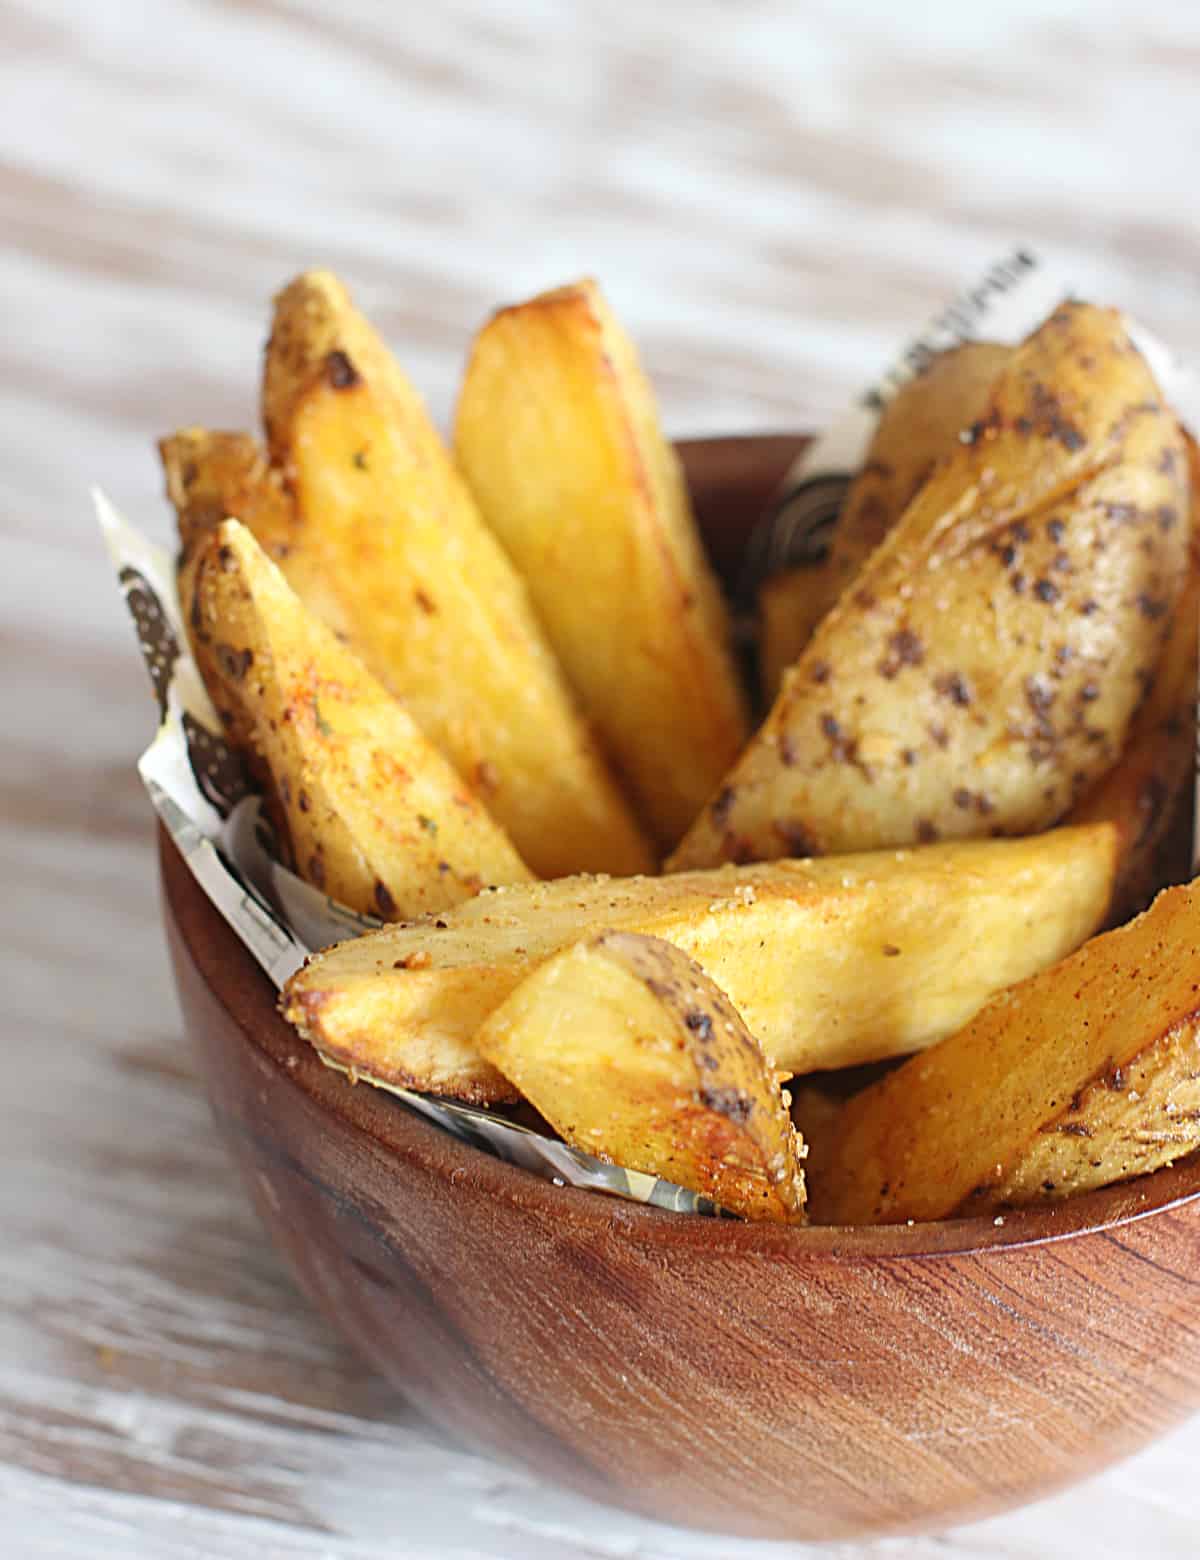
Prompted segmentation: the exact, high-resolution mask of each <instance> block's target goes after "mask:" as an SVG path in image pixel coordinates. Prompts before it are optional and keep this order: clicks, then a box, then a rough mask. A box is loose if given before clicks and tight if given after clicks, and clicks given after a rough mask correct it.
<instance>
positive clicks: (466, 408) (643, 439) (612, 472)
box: [454, 281, 749, 849]
mask: <svg viewBox="0 0 1200 1560" xmlns="http://www.w3.org/2000/svg"><path fill="white" fill-rule="evenodd" d="M454 447H455V454H456V455H457V458H458V462H459V465H460V466H461V468H462V470H463V472H464V473H465V475H466V478H467V481H468V483H469V484H470V486H471V489H472V491H473V492H474V494H475V497H476V499H477V500H478V503H479V507H480V510H481V512H482V514H483V517H484V519H485V520H486V521H487V523H488V525H489V526H490V527H491V528H492V530H493V531H494V532H495V534H496V535H497V536H498V537H499V538H500V541H501V542H502V543H503V545H504V547H505V549H506V550H507V552H508V554H509V556H510V557H511V558H512V560H513V562H514V563H515V564H516V566H517V568H518V569H520V571H521V573H522V575H523V576H524V578H525V582H526V584H527V585H528V586H529V589H530V593H531V594H532V596H533V600H534V604H535V606H536V607H537V610H538V613H539V614H540V616H541V619H542V622H543V623H544V624H545V625H546V632H547V633H548V635H549V637H550V643H551V644H552V645H553V647H554V649H555V651H556V653H557V654H558V657H559V659H560V661H561V662H562V665H563V667H564V669H565V670H566V673H567V676H568V678H569V679H570V681H571V683H572V685H573V686H574V688H575V691H576V693H577V694H578V695H579V697H580V700H581V702H582V704H583V708H584V710H585V711H586V713H587V715H588V718H589V719H590V720H591V722H592V724H593V726H594V727H595V729H596V731H597V732H598V733H599V735H600V738H601V741H602V742H603V744H604V746H605V748H606V749H607V751H608V753H609V755H610V757H611V758H612V760H613V762H614V763H615V765H616V766H617V769H618V772H619V773H620V774H621V775H622V777H623V778H624V779H625V781H626V782H627V783H628V785H629V787H630V789H631V791H632V793H633V796H634V799H635V801H636V803H637V805H638V807H639V809H640V811H641V814H642V817H643V818H644V820H645V821H646V822H647V824H648V825H649V827H650V829H651V831H652V832H653V834H654V836H655V838H656V839H657V840H658V842H659V844H660V845H661V846H662V847H663V848H664V849H669V848H670V847H671V846H673V845H675V844H677V843H678V841H679V838H680V836H681V835H682V833H683V831H684V830H685V829H686V828H687V826H688V824H689V823H690V822H691V821H692V819H693V818H694V817H695V816H696V813H697V812H698V811H699V809H700V807H701V806H702V804H703V803H704V802H705V801H706V800H707V798H708V797H709V796H710V795H711V794H712V790H713V787H714V786H715V785H716V783H717V781H718V780H719V779H720V778H721V776H722V774H724V772H725V770H726V769H727V768H728V767H729V765H730V764H731V763H732V762H733V760H734V758H736V756H737V754H738V752H739V750H740V749H741V747H742V745H743V743H744V742H745V740H746V738H747V736H748V734H749V733H748V727H747V716H746V709H745V703H744V700H743V697H742V692H741V687H740V684H739V681H738V676H737V672H736V670H735V667H734V663H733V657H732V654H731V651H730V645H729V624H728V621H727V617H726V612H725V607H724V604H723V602H722V599H721V595H720V591H719V590H718V587H717V583H716V580H715V578H714V576H713V574H712V572H711V570H710V569H709V566H708V563H707V561H706V559H705V557H704V552H703V549H702V547H701V544H700V539H699V535H698V533H697V531H696V526H695V521H694V519H693V517H692V509H691V503H690V500H689V498H688V492H687V487H686V485H685V483H684V480H683V472H682V469H681V467H680V465H679V461H678V459H677V457H676V455H675V452H674V450H673V449H672V448H671V446H670V445H669V444H668V443H667V441H666V439H665V438H664V437H663V434H662V430H661V428H660V426H659V421H658V412H657V409H656V407H655V404H654V398H653V395H652V392H651V389H650V386H649V384H648V382H647V380H646V377H645V375H644V374H643V372H642V370H641V367H640V366H639V363H638V360H637V357H636V354H635V352H634V349H633V345H632V343H631V342H630V340H629V338H628V337H627V336H626V334H625V332H624V331H623V330H622V329H621V327H620V325H619V324H618V323H617V321H616V319H615V318H614V316H613V314H612V311H611V310H610V309H609V307H608V305H607V303H606V302H605V300H604V298H603V296H602V295H601V292H600V289H599V288H598V287H597V285H596V283H595V282H593V281H583V282H579V283H576V284H575V285H574V286H570V287H562V288H559V289H558V290H557V291H555V292H549V293H544V294H542V295H541V296H540V297H537V298H534V299H532V300H530V301H529V302H528V303H522V304H518V305H516V306H515V307H513V308H508V309H502V310H501V311H500V312H499V313H498V314H497V315H495V316H494V317H493V319H492V320H491V321H490V322H489V323H488V324H487V325H485V326H484V328H483V329H482V330H481V331H480V333H479V335H478V336H477V337H476V340H475V345H474V348H473V349H472V352H471V358H470V361H469V363H468V365H467V371H466V376H465V378H464V380H463V385H462V391H461V394H460V396H459V402H458V414H457V418H456V422H455V429H454Z"/></svg>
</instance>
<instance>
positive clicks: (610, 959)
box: [476, 932, 804, 1224]
mask: <svg viewBox="0 0 1200 1560" xmlns="http://www.w3.org/2000/svg"><path fill="white" fill-rule="evenodd" d="M476 1041H477V1044H478V1046H479V1049H480V1052H481V1053H482V1055H483V1056H484V1057H485V1058H486V1059H487V1060H488V1061H490V1062H491V1063H492V1064H493V1065H494V1066H495V1067H496V1068H497V1069H498V1070H499V1071H500V1072H502V1073H503V1074H504V1076H505V1077H506V1078H508V1079H509V1080H510V1082H511V1083H513V1084H514V1085H515V1086H516V1088H517V1089H518V1090H519V1091H520V1093H521V1094H522V1095H523V1096H524V1097H525V1099H527V1100H528V1101H529V1102H530V1103H531V1104H532V1105H533V1106H534V1107H535V1109H537V1110H538V1111H539V1112H540V1113H541V1114H542V1115H543V1116H544V1117H545V1118H546V1120H547V1121H549V1123H550V1124H551V1126H553V1127H554V1128H555V1130H556V1131H557V1132H559V1133H560V1135H561V1136H562V1137H563V1139H564V1141H566V1142H567V1143H570V1144H572V1145H574V1146H575V1147H576V1148H581V1149H585V1150H586V1151H587V1152H588V1153H590V1154H594V1155H597V1156H598V1157H599V1158H601V1159H606V1160H608V1161H610V1162H611V1163H614V1164H618V1165H621V1166H623V1167H624V1168H625V1169H627V1170H641V1171H644V1172H646V1173H647V1174H649V1175H656V1176H661V1177H663V1178H664V1179H666V1180H669V1181H673V1182H674V1183H675V1184H676V1185H678V1186H684V1187H687V1188H688V1189H690V1190H691V1191H694V1192H698V1193H700V1194H701V1195H702V1196H705V1197H709V1198H711V1199H712V1200H713V1201H714V1202H717V1203H719V1204H720V1205H721V1206H722V1207H724V1208H727V1209H728V1210H729V1211H730V1212H732V1213H739V1214H742V1215H743V1216H744V1217H746V1218H751V1219H765V1220H773V1221H775V1222H778V1223H797V1224H798V1223H803V1221H804V1174H803V1171H802V1169H801V1167H800V1156H801V1153H802V1147H801V1145H800V1144H799V1142H798V1141H797V1137H796V1133H795V1131H794V1129H793V1127H792V1123H791V1118H790V1116H789V1115H788V1103H789V1101H788V1097H787V1095H786V1094H784V1093H782V1092H781V1090H780V1087H779V1082H778V1080H777V1079H776V1077H775V1075H774V1073H773V1071H772V1069H771V1065H770V1062H769V1060H768V1058H767V1057H765V1056H764V1054H763V1051H762V1048H761V1046H760V1045H759V1044H758V1042H757V1041H756V1040H755V1039H754V1037H753V1035H752V1034H751V1033H750V1032H749V1030H748V1029H747V1028H746V1026H745V1024H744V1023H743V1021H742V1019H741V1018H740V1016H739V1015H738V1013H737V1011H736V1010H735V1009H734V1007H733V1006H732V1004H731V1003H730V1002H729V1000H728V999H727V998H726V997H725V995H724V994H723V993H722V992H721V991H720V990H719V988H718V987H716V986H715V985H714V984H713V982H712V981H711V980H709V978H708V977H707V976H706V975H705V974H704V972H703V971H702V970H701V969H700V968H699V967H698V966H697V965H696V964H694V963H693V962H692V961H691V960H690V959H689V958H688V957H687V956H686V955H685V954H683V953H682V952H680V950H679V949H678V948H675V947H673V946H672V945H671V944H670V943H665V942H662V941H660V940H659V939H657V938H653V937H642V936H638V935H636V934H632V933H628V932H607V933H602V934H601V935H600V936H598V937H596V938H592V939H590V940H588V941H587V942H584V943H580V944H577V945H576V946H575V947H573V948H569V949H567V950H566V951H564V952H562V953H559V954H557V955H556V956H555V957H554V958H552V959H549V960H547V962H546V963H545V964H542V965H540V966H539V967H538V968H537V969H536V970H535V971H534V972H533V973H532V974H531V975H530V976H529V977H528V978H527V979H526V980H524V981H522V982H521V984H520V985H518V986H517V987H516V989H515V990H514V991H513V992H512V994H511V995H510V996H509V997H508V998H507V1000H506V1001H505V1002H503V1003H502V1004H501V1006H500V1007H499V1008H497V1009H496V1011H495V1012H494V1013H493V1014H492V1015H491V1017H490V1018H489V1019H488V1021H487V1023H486V1024H484V1026H483V1028H482V1029H481V1030H480V1032H479V1034H478V1036H477V1037H476Z"/></svg>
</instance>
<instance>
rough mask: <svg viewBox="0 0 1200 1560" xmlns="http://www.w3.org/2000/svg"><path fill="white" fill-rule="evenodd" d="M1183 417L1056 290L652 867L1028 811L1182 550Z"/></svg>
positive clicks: (1097, 750) (1079, 776) (1098, 320)
mask: <svg viewBox="0 0 1200 1560" xmlns="http://www.w3.org/2000/svg"><path fill="white" fill-rule="evenodd" d="M1187 532H1188V491H1187V483H1186V477H1185V472H1184V457H1183V446H1182V439H1181V435H1180V433H1179V429H1178V426H1177V425H1176V423H1175V421H1174V419H1173V417H1172V416H1171V414H1170V412H1169V411H1168V409H1167V408H1166V406H1165V405H1164V403H1163V400H1162V397H1161V395H1160V393H1159V391H1158V389H1157V387H1156V385H1155V383H1154V380H1153V378H1152V376H1151V374H1150V371H1149V369H1148V368H1147V367H1146V364H1145V363H1144V361H1143V360H1142V358H1141V355H1140V354H1139V353H1138V352H1137V350H1136V348H1135V347H1134V346H1133V344H1132V342H1131V341H1130V340H1129V338H1128V336H1127V334H1126V332H1125V329H1124V326H1123V324H1122V321H1121V317H1120V315H1119V314H1117V313H1115V312H1114V311H1109V310H1103V309H1096V308H1091V307H1089V306H1088V305H1086V304H1072V305H1064V306H1063V307H1062V308H1060V309H1058V310H1057V311H1056V312H1055V313H1054V314H1053V315H1052V316H1051V317H1050V319H1049V320H1047V322H1046V323H1045V324H1044V325H1043V326H1042V327H1041V328H1040V329H1039V330H1038V331H1036V332H1035V333H1034V335H1033V336H1031V337H1030V338H1029V340H1028V341H1027V342H1025V344H1024V345H1023V346H1021V347H1020V348H1018V349H1017V350H1016V351H1015V352H1014V353H1013V356H1012V358H1011V359H1010V360H1009V364H1008V367H1007V368H1006V369H1005V370H1004V371H1003V372H1002V373H1001V375H1000V378H999V379H998V380H997V382H996V385H995V387H994V389H993V393H992V395H991V398H990V400H989V405H988V410H987V412H986V414H985V416H984V417H983V418H982V419H980V420H979V421H978V422H977V423H976V424H975V425H973V429H972V438H971V441H970V442H969V443H965V444H960V445H959V447H958V448H957V449H956V450H955V451H954V452H953V453H952V454H951V455H950V457H949V458H948V459H947V460H946V462H945V463H944V464H943V465H942V466H940V467H938V468H937V469H936V470H935V472H934V474H933V476H932V477H931V478H930V480H929V481H928V482H927V483H926V484H925V486H924V487H923V488H922V489H921V491H920V492H919V493H918V495H917V497H916V498H915V499H914V500H913V502H912V503H911V504H910V505H909V507H908V509H907V510H906V511H905V513H904V515H903V517H902V519H901V520H900V521H899V523H898V524H897V525H896V526H895V527H894V528H893V530H892V531H891V533H890V534H889V535H888V537H887V539H886V540H885V541H884V542H883V544H882V545H881V546H880V547H879V548H878V549H877V550H876V551H875V552H874V553H873V554H872V555H871V557H870V559H869V560H868V562H867V564H866V565H865V567H864V568H863V570H862V572H861V574H860V575H859V576H858V579H857V580H856V582H855V585H854V586H853V588H852V589H851V590H850V591H848V592H847V593H846V594H845V595H843V596H842V597H841V598H840V599H839V601H838V603H837V605H836V606H835V607H834V609H833V611H832V612H830V613H829V615H828V616H827V617H826V618H825V619H824V620H823V621H822V623H821V625H820V627H819V628H818V629H817V631H816V633H815V634H814V636H813V638H812V640H811V642H810V644H809V646H808V648H807V649H806V650H805V652H804V654H803V655H802V656H801V658H800V659H799V661H797V663H796V664H795V666H794V667H792V669H791V670H790V671H789V673H788V675H787V677H786V678H785V681H784V687H783V691H782V692H781V693H780V695H779V698H778V699H777V700H776V703H775V705H774V707H773V709H772V710H771V713H770V715H769V716H768V718H767V720H766V722H765V723H764V725H763V727H762V728H761V730H760V731H759V733H758V735H757V736H756V737H755V739H754V740H753V742H752V743H751V745H750V747H749V748H748V749H747V751H746V753H745V755H744V756H743V757H742V758H741V759H740V760H739V762H738V763H737V764H736V765H735V766H734V768H733V769H732V770H731V771H730V773H729V775H728V776H727V777H726V779H725V781H724V783H723V784H722V786H721V787H720V789H719V790H718V792H717V794H716V796H715V797H714V798H713V800H712V801H711V803H710V804H709V805H708V806H707V807H706V808H705V809H704V811H703V813H702V814H701V815H700V817H699V818H698V819H697V821H696V823H695V824H694V825H693V826H692V828H691V830H690V831H689V832H688V834H687V836H686V838H685V839H684V841H683V843H682V844H681V845H680V847H679V849H678V850H677V851H676V852H675V855H674V856H673V858H672V860H671V862H670V864H669V866H670V869H671V870H676V871H677V870H680V869H682V868H694V867H705V866H712V865H714V864H715V863H716V862H718V861H722V860H731V859H732V860H741V861H746V860H755V859H768V858H771V857H775V856H782V855H804V854H817V853H821V852H826V851H851V850H866V849H871V848H874V847H878V846H883V845H903V844H908V843H911V842H912V841H915V840H931V839H937V838H956V837H957V838H961V837H966V836H971V835H981V834H1027V833H1030V832H1033V831H1035V830H1038V829H1043V828H1046V827H1047V826H1048V825H1049V824H1051V823H1053V822H1054V821H1055V820H1056V819H1058V818H1060V817H1061V816H1063V814H1065V813H1066V812H1067V811H1069V809H1070V807H1071V806H1072V805H1073V804H1074V802H1075V801H1077V800H1078V799H1079V798H1081V797H1082V796H1083V795H1084V793H1085V792H1086V791H1087V790H1088V788H1089V787H1090V786H1091V785H1093V784H1094V783H1095V781H1096V780H1097V779H1098V778H1099V777H1100V775H1102V774H1103V773H1104V772H1105V771H1106V770H1107V769H1108V768H1110V767H1111V765H1112V764H1113V762H1114V761H1115V759H1116V757H1117V755H1118V754H1119V752H1120V751H1121V749H1122V748H1123V746H1124V744H1125V738H1126V735H1127V732H1128V728H1129V722H1130V720H1131V718H1132V716H1133V714H1134V712H1135V709H1136V707H1137V704H1138V701H1139V698H1140V695H1141V692H1142V689H1143V687H1144V685H1145V682H1146V680H1147V676H1148V673H1149V670H1150V669H1151V668H1152V667H1153V666H1154V664H1155V662H1156V661H1157V659H1158V655H1159V651H1160V649H1161V646H1162V642H1163V637H1164V634H1165V632H1166V630H1167V629H1168V628H1169V626H1170V617H1171V613H1172V612H1173V610H1174V607H1175V603H1176V601H1177V599H1178V597H1179V594H1180V592H1181V590H1182V586H1183V581H1184V575H1185V573H1186V566H1187Z"/></svg>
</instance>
